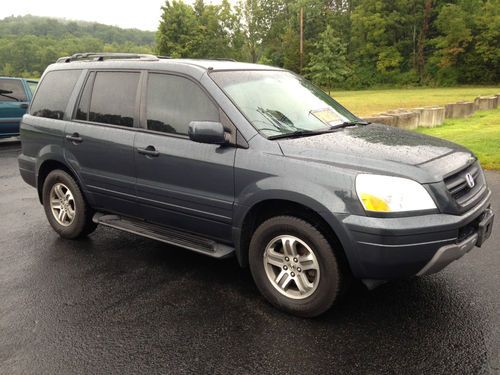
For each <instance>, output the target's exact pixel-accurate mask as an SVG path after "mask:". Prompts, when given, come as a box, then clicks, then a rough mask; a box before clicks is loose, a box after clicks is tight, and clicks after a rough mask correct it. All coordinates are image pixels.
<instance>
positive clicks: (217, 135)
mask: <svg viewBox="0 0 500 375" xmlns="http://www.w3.org/2000/svg"><path fill="white" fill-rule="evenodd" d="M188 134H189V139H191V140H192V141H194V142H199V143H209V144H215V145H223V144H225V143H226V142H227V141H226V134H225V132H224V127H223V126H222V124H221V123H220V122H213V121H191V122H190V123H189V131H188Z"/></svg>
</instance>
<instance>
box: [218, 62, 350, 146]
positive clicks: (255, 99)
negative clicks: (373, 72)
mask: <svg viewBox="0 0 500 375" xmlns="http://www.w3.org/2000/svg"><path fill="white" fill-rule="evenodd" d="M210 76H211V77H212V79H213V80H214V81H215V82H216V83H217V84H218V85H219V87H221V88H222V89H223V90H224V92H225V93H226V94H227V95H228V96H229V98H230V99H231V100H232V101H233V102H234V103H235V104H236V106H237V107H238V108H239V109H240V111H241V112H242V113H243V114H244V115H245V117H246V118H247V119H248V120H249V121H250V122H251V123H252V125H253V126H254V127H255V128H256V129H257V130H258V131H259V132H260V133H262V134H263V135H264V136H267V137H272V136H276V135H285V134H291V133H295V132H301V131H303V132H310V131H312V132H314V131H324V130H327V129H330V128H332V127H335V126H337V125H341V124H344V123H351V122H358V121H359V119H358V118H357V117H356V116H354V115H353V114H352V113H350V112H349V111H348V110H347V109H345V108H344V107H342V106H341V105H340V104H339V103H337V102H336V101H335V100H333V99H332V98H331V97H330V96H329V95H327V94H326V93H325V92H323V91H322V90H320V89H319V88H317V87H316V86H314V85H313V84H312V83H310V82H309V81H307V80H306V79H303V78H301V77H299V76H296V75H294V74H292V73H289V72H285V71H259V70H256V71H225V72H213V73H211V74H210Z"/></svg>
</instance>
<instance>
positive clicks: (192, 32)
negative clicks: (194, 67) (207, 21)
mask: <svg viewBox="0 0 500 375" xmlns="http://www.w3.org/2000/svg"><path fill="white" fill-rule="evenodd" d="M161 9H162V11H163V13H162V16H161V21H160V26H159V29H158V33H157V50H158V53H159V54H160V55H167V56H171V57H193V55H195V53H196V49H195V46H197V45H199V44H200V41H199V40H198V37H199V29H198V22H197V19H196V14H195V11H194V9H193V8H192V7H191V6H190V5H188V4H185V3H184V2H182V1H178V0H173V1H172V2H170V1H168V0H167V1H166V2H165V6H163V7H162V8H161Z"/></svg>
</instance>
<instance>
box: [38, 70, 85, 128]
mask: <svg viewBox="0 0 500 375" xmlns="http://www.w3.org/2000/svg"><path fill="white" fill-rule="evenodd" d="M80 74H81V70H57V71H52V72H49V73H47V74H46V75H45V77H44V78H43V80H42V82H41V83H40V87H38V90H37V93H36V96H35V98H34V99H33V103H32V104H31V112H30V114H31V115H33V116H37V117H46V118H52V119H56V120H62V119H63V117H64V112H65V111H66V106H67V105H68V100H69V97H70V96H71V93H72V92H73V89H74V87H75V84H76V81H77V80H78V78H79V77H80Z"/></svg>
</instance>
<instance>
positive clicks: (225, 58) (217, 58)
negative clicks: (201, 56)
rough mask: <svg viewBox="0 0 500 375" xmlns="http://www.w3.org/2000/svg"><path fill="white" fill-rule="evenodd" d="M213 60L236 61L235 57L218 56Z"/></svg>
mask: <svg viewBox="0 0 500 375" xmlns="http://www.w3.org/2000/svg"><path fill="white" fill-rule="evenodd" d="M212 60H218V61H232V62H236V60H235V59H231V58H228V57H216V58H214V59H212Z"/></svg>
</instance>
